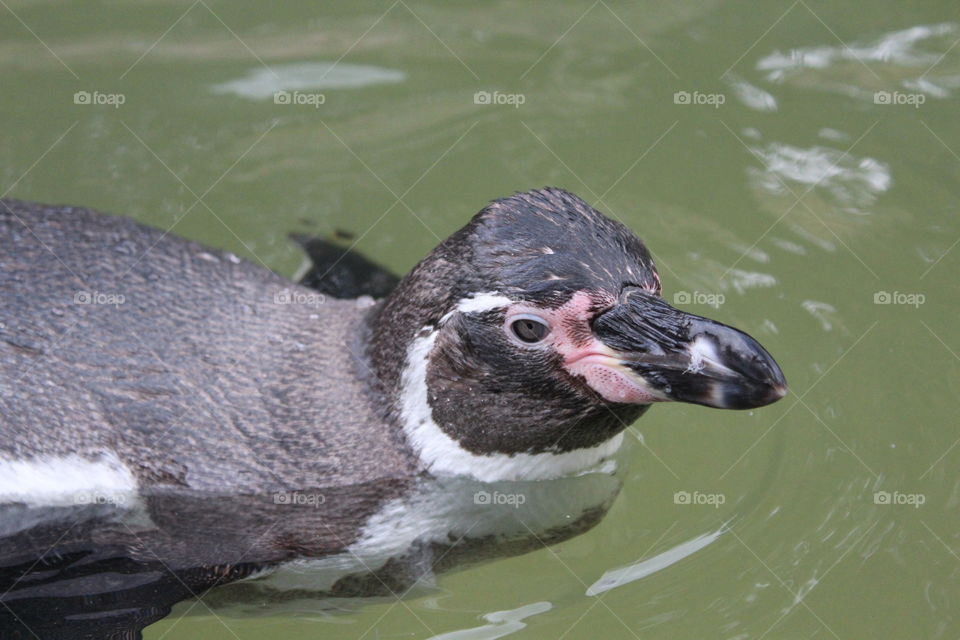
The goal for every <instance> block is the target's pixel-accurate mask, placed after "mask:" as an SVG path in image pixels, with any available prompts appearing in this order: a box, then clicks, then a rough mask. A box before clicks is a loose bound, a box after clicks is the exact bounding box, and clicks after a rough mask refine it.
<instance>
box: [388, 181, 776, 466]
mask: <svg viewBox="0 0 960 640" xmlns="http://www.w3.org/2000/svg"><path fill="white" fill-rule="evenodd" d="M660 294H661V287H660V278H659V276H658V275H657V271H656V267H655V266H654V263H653V260H652V259H651V256H650V253H649V251H648V250H647V249H646V247H645V246H644V244H643V242H641V240H640V239H639V238H638V237H637V236H636V235H634V234H633V233H632V232H631V231H630V230H629V229H628V228H627V227H625V226H624V225H622V224H620V223H619V222H616V221H613V220H610V219H609V218H607V217H605V216H604V215H602V214H601V213H599V212H598V211H596V210H595V209H593V208H592V207H590V206H589V205H588V204H587V203H586V202H584V201H583V200H581V199H580V198H578V197H577V196H575V195H573V194H572V193H569V192H567V191H564V190H562V189H556V188H545V189H540V190H535V191H528V192H525V193H519V194H516V195H513V196H510V197H508V198H503V199H500V200H496V201H494V202H492V203H491V204H490V205H489V206H487V207H486V208H484V209H483V210H482V211H480V213H478V214H477V215H476V216H474V218H473V219H472V220H471V221H470V222H469V223H468V224H467V225H466V226H465V227H463V228H462V229H460V230H459V231H458V232H456V233H455V234H453V235H452V236H451V237H450V238H448V239H447V240H446V241H444V242H443V243H441V245H440V246H438V247H437V248H436V249H435V250H434V251H433V252H431V254H430V255H429V256H427V258H425V259H424V260H423V261H421V263H420V264H418V265H417V267H415V268H414V270H413V271H411V273H410V274H409V275H408V276H406V278H404V279H403V281H402V282H401V283H400V285H399V286H398V288H397V289H396V290H395V291H394V292H393V293H392V294H391V295H390V296H389V297H388V298H387V300H386V301H385V302H384V303H383V305H382V306H381V307H380V308H379V310H378V312H377V314H376V316H375V318H374V320H373V322H374V326H373V332H374V335H373V339H372V342H371V345H372V347H371V354H370V355H371V359H372V361H373V363H374V365H375V368H376V369H377V371H378V373H379V375H380V377H381V379H382V380H383V381H384V382H385V383H386V386H387V388H388V392H389V394H390V396H391V399H392V403H393V405H394V407H395V415H396V418H397V420H398V421H399V422H400V423H401V424H402V426H403V428H404V430H405V432H406V434H407V437H408V439H409V440H410V442H411V444H412V446H413V447H414V448H415V449H417V450H418V453H420V455H421V458H422V459H425V461H426V462H427V466H428V467H429V468H431V469H433V470H435V471H436V470H437V469H444V470H447V471H451V472H454V473H455V472H456V464H462V461H461V462H456V459H458V458H464V457H465V456H466V457H470V456H472V457H473V458H479V460H480V461H481V462H482V461H483V460H484V458H486V459H487V461H488V462H490V465H491V466H496V464H494V463H495V462H496V461H500V462H502V459H501V458H498V457H497V456H505V457H507V458H510V459H512V460H513V461H514V463H517V464H514V465H512V466H522V465H521V464H519V463H521V462H524V461H525V462H527V463H529V466H530V467H531V469H532V468H533V467H537V466H538V465H540V462H541V461H542V460H548V461H549V460H550V459H551V457H552V459H554V461H555V462H557V464H556V465H555V466H557V467H558V468H557V469H554V470H552V471H551V470H549V469H547V470H543V471H542V472H541V471H537V472H533V471H531V473H534V474H535V475H536V477H541V476H542V477H548V476H550V475H561V473H559V472H558V471H559V468H560V467H565V466H573V467H576V466H577V465H578V463H577V462H571V461H570V460H572V459H576V460H580V459H583V460H589V459H591V456H589V455H587V456H578V455H577V452H590V451H595V452H600V451H605V449H604V444H605V443H609V442H611V441H612V440H613V439H614V438H615V437H616V436H617V435H618V434H619V433H620V432H621V431H622V430H623V429H625V428H626V427H627V426H628V425H629V424H630V423H631V422H633V421H634V420H635V419H636V418H638V417H639V416H640V415H641V414H642V413H643V412H644V411H646V410H647V408H648V407H649V406H650V405H651V404H653V403H655V402H666V401H680V402H691V403H696V404H701V405H706V406H710V407H716V408H723V409H747V408H753V407H760V406H763V405H766V404H769V403H771V402H774V401H776V400H778V399H779V398H781V397H783V395H784V394H785V393H786V381H785V379H784V376H783V373H782V372H781V370H780V368H779V367H778V366H777V364H776V362H775V361H774V360H773V358H772V357H771V356H770V354H769V353H767V351H766V350H764V348H763V347H761V346H760V344H759V343H757V341H756V340H754V339H753V338H751V337H750V336H748V335H747V334H745V333H743V332H741V331H738V330H736V329H733V328H731V327H728V326H726V325H723V324H721V323H718V322H715V321H712V320H709V319H707V318H703V317H700V316H696V315H692V314H689V313H686V312H683V311H680V310H678V309H675V308H673V307H672V306H670V305H669V304H667V303H666V302H665V301H664V300H663V298H662V297H661V295H660ZM473 458H471V460H472V461H473V462H474V463H475V462H476V461H475V460H473ZM561 460H563V461H566V462H560V461H561ZM501 466H503V465H501ZM547 466H549V464H548V465H547ZM575 470H577V469H575V468H571V469H568V471H575ZM473 475H478V474H477V473H476V472H473ZM488 475H489V477H491V478H497V479H500V478H502V477H530V474H526V475H525V474H524V473H523V472H522V469H521V470H519V471H517V470H514V471H512V472H509V473H506V472H505V473H503V474H499V475H497V474H496V473H493V472H491V474H488Z"/></svg>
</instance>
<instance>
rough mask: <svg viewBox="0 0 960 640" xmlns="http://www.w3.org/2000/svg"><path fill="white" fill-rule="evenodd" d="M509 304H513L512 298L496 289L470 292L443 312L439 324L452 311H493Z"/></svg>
mask: <svg viewBox="0 0 960 640" xmlns="http://www.w3.org/2000/svg"><path fill="white" fill-rule="evenodd" d="M511 304H513V300H511V299H510V298H508V297H507V296H505V295H503V294H502V293H497V292H496V291H483V292H478V293H471V294H470V295H469V296H467V297H466V298H461V299H460V300H458V301H457V305H456V306H455V307H454V308H453V311H450V312H448V313H446V314H444V316H443V317H442V318H440V324H444V323H445V322H446V321H447V320H449V319H450V316H452V315H453V314H454V313H482V312H484V311H493V310H495V309H502V308H504V307H509V306H510V305H511Z"/></svg>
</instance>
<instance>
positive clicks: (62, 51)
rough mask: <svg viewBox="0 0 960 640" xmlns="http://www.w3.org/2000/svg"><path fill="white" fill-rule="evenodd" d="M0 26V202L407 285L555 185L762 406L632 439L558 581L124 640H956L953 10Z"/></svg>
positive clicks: (540, 578)
mask: <svg viewBox="0 0 960 640" xmlns="http://www.w3.org/2000/svg"><path fill="white" fill-rule="evenodd" d="M0 5H2V6H0V122H3V124H4V134H3V136H2V137H0V192H4V191H7V190H8V189H9V191H8V195H10V196H13V197H19V198H23V199H31V200H41V201H47V202H57V203H72V204H83V205H87V206H91V207H95V208H99V209H103V210H107V211H113V212H119V213H126V214H129V215H133V216H135V217H136V218H138V219H140V220H142V221H144V222H147V223H149V224H152V225H156V226H160V227H163V228H170V227H172V228H173V231H174V232H175V233H177V234H180V235H183V236H186V237H189V238H192V239H195V240H199V241H202V242H205V243H207V244H211V245H215V246H218V247H224V248H228V249H230V250H232V251H235V252H237V253H238V254H240V255H243V256H245V257H247V258H249V259H251V260H254V261H259V262H262V263H263V264H265V265H267V266H268V267H270V268H272V269H275V270H277V271H279V272H281V273H286V274H292V273H293V272H294V271H295V270H296V268H297V267H298V265H299V264H300V262H301V258H300V255H299V254H298V252H297V250H296V249H295V248H294V247H293V246H291V244H290V243H289V242H288V241H287V239H286V234H287V233H288V232H290V231H294V230H297V231H309V232H319V233H324V232H329V231H332V230H334V229H344V230H348V231H351V232H353V233H355V234H356V235H357V236H358V238H359V243H358V248H359V249H360V250H362V251H364V252H366V253H367V254H369V255H371V256H374V257H376V258H377V259H379V260H381V261H382V262H384V263H385V264H387V265H389V266H390V267H392V268H394V269H395V270H397V271H406V270H407V269H408V268H409V267H410V266H412V265H413V264H414V263H415V262H416V261H417V260H418V259H419V258H420V257H421V256H422V255H424V254H425V253H426V252H427V251H429V250H430V249H431V248H432V247H433V246H434V245H435V244H436V243H437V241H438V239H440V238H443V237H445V236H446V235H447V234H449V233H450V232H452V231H453V230H454V229H456V228H458V227H459V226H460V225H462V224H463V223H464V222H465V221H466V220H467V218H468V217H469V216H470V215H471V214H472V213H474V212H475V211H476V210H478V209H479V208H480V207H481V206H482V205H483V204H484V203H485V202H486V201H487V200H489V199H491V198H494V197H497V196H501V195H506V194H509V193H511V192H513V191H516V190H523V189H528V188H532V187H537V186H542V185H545V184H551V185H558V186H562V187H566V188H568V189H571V190H572V191H575V192H576V193H578V194H580V195H581V196H583V197H584V198H585V199H587V200H588V201H589V202H590V203H591V204H595V205H596V206H597V207H598V208H599V209H601V210H602V211H605V212H607V213H608V214H609V215H611V216H615V217H617V218H620V219H622V220H623V221H625V222H626V223H627V224H628V225H629V226H631V227H632V228H633V229H635V230H636V231H637V232H638V233H639V234H640V235H641V236H642V237H643V238H644V240H645V241H646V242H647V244H648V245H649V247H650V248H651V249H652V250H653V252H654V254H655V256H656V258H657V261H658V265H659V268H660V273H661V276H662V279H663V285H664V292H665V296H666V297H667V299H668V300H670V301H674V300H676V301H677V302H678V306H680V307H681V308H684V309H687V310H691V311H694V312H698V313H703V314H704V315H709V316H711V317H715V318H717V319H718V320H721V321H724V322H727V323H730V324H733V325H735V326H737V327H740V328H742V329H744V330H746V331H748V332H749V333H751V334H753V335H754V336H756V337H757V338H758V339H759V340H760V341H761V342H762V343H763V344H764V345H765V346H766V347H767V348H768V349H769V350H770V351H771V352H772V353H773V354H774V355H775V356H776V357H777V360H778V361H779V363H780V364H781V365H782V367H783V369H784V371H785V372H786V375H787V378H788V380H789V382H790V384H791V390H792V393H791V395H790V396H788V397H787V398H785V399H784V400H783V401H781V402H780V403H778V404H776V405H774V406H772V407H768V408H765V409H762V410H759V411H753V412H748V413H739V412H719V411H715V410H709V409H704V408H699V407H694V406H679V405H678V406H662V407H655V408H654V409H653V410H651V411H650V412H649V414H648V415H647V416H646V417H644V418H643V419H642V420H641V421H640V422H639V423H637V425H636V426H635V434H634V435H635V436H638V437H636V438H631V439H632V440H634V442H633V444H634V446H633V447H631V448H630V450H629V451H628V452H626V455H625V456H624V459H623V460H622V462H623V463H624V464H625V465H627V469H628V471H627V473H626V475H625V488H624V490H623V492H622V494H621V495H620V497H619V498H618V500H617V502H616V504H615V506H614V507H613V509H612V510H611V512H610V513H609V514H608V516H607V517H606V519H605V520H604V521H603V522H602V523H601V524H600V525H599V526H598V527H597V528H595V529H594V530H592V531H590V532H589V533H587V534H585V535H583V536H581V537H578V538H575V539H573V540H571V541H568V542H566V543H563V544H561V545H559V546H557V547H553V548H550V549H546V548H545V549H543V550H540V551H538V552H534V553H531V554H528V555H525V556H522V557H519V558H514V559H507V560H500V561H496V562H492V563H489V564H486V565H483V566H480V567H477V568H473V569H468V570H463V571H460V572H456V573H452V574H448V575H443V576H440V577H439V578H438V580H437V584H436V587H435V588H434V589H433V590H432V591H429V592H427V593H426V594H425V595H417V596H409V597H407V598H405V599H404V600H403V601H402V602H398V601H396V600H392V599H388V600H385V601H380V602H373V603H369V604H365V605H363V606H354V607H350V608H349V609H348V610H346V611H344V612H342V613H340V614H333V613H331V612H330V611H329V610H327V611H326V612H321V611H320V610H321V607H319V606H318V607H317V608H316V611H309V610H307V611H304V612H302V614H301V615H291V614H289V613H283V614H278V613H271V611H270V610H269V609H267V610H264V611H261V615H260V616H257V617H233V616H226V615H220V614H217V613H216V612H211V611H209V610H208V609H206V608H205V606H204V605H203V604H199V605H198V604H196V603H194V602H185V603H181V604H180V605H178V607H177V608H176V609H175V611H174V613H173V615H171V616H170V617H168V618H167V619H165V620H163V621H161V622H159V623H157V624H155V625H153V626H152V627H150V628H149V629H148V630H147V632H146V634H145V635H146V637H147V638H150V639H153V640H157V639H159V638H243V639H247V638H317V637H330V638H340V637H342V638H390V637H403V638H427V637H431V636H434V635H439V634H448V633H452V632H455V631H457V630H470V629H473V630H474V631H471V632H469V633H467V632H464V633H463V634H461V635H451V636H448V637H450V638H494V637H501V636H503V635H506V634H509V633H512V634H513V635H511V636H510V637H516V638H553V637H564V638H570V639H575V638H594V637H616V638H632V637H638V638H762V637H768V638H843V639H846V638H955V637H957V635H958V634H960V609H958V600H960V517H958V507H960V504H958V503H960V483H958V471H960V444H958V438H960V429H958V427H957V424H958V423H957V420H956V414H957V396H958V392H960V356H958V354H960V330H958V327H957V323H956V318H957V311H958V304H957V301H958V287H957V278H956V273H957V268H958V264H960V248H957V244H958V239H960V220H958V216H957V214H958V195H960V118H958V117H957V115H958V108H960V44H958V40H960V14H958V10H957V6H956V5H955V4H954V3H950V2H909V3H904V2H871V3H868V4H864V3H856V2H852V1H849V0H848V1H846V2H819V1H818V2H805V1H804V0H797V2H793V3H790V2H779V1H778V2H765V3H745V2H744V3H735V2H710V1H705V2H699V3H671V2H648V1H642V2H630V3H626V2H613V1H611V2H597V3H591V2H589V1H588V2H576V3H564V4H562V5H561V4H557V3H537V4H532V3H531V4H525V3H519V2H482V3H481V2H472V3H471V2H419V1H417V2H412V1H411V2H403V1H399V2H396V3H392V4H391V3H389V2H385V3H382V4H375V3H367V2H363V3H358V2H351V3H342V4H335V5H331V6H324V5H321V4H319V3H294V2H284V3H252V2H229V3H228V2H213V1H212V0H210V1H207V2H204V1H203V0H200V1H198V2H197V3H194V4H190V3H189V2H179V1H170V2H167V1H160V0H157V1H151V2H136V3H134V2H83V3H79V2H78V3H70V4H66V3H61V2H56V3H54V2H24V1H22V0H5V2H3V3H0ZM335 62H336V63H338V64H337V65H336V66H334V67H333V68H331V67H330V65H331V64H332V63H335ZM302 65H306V66H302ZM284 89H287V90H291V93H290V95H291V102H295V101H297V102H300V104H275V103H274V100H273V95H274V92H275V91H277V90H284ZM292 90H297V91H299V92H300V93H299V94H296V93H293V91H292ZM478 91H486V92H489V93H491V94H493V92H494V91H497V92H499V94H496V95H492V96H491V102H503V103H502V104H477V103H476V102H475V94H476V92H478ZM76 92H88V93H89V94H90V95H91V98H90V102H106V104H76V103H75V99H74V95H75V93H76ZM94 92H98V93H96V94H95V93H94ZM677 92H686V94H684V93H680V94H677ZM877 92H886V93H879V94H878V93H877ZM319 94H322V101H323V103H322V104H317V103H319V102H320V101H321V98H319V97H318V95H319ZM116 96H120V97H116ZM687 96H689V100H688V101H686V100H685V98H686V97H687ZM80 101H81V102H82V94H81V99H80ZM120 101H122V102H123V104H120V105H118V106H115V105H113V104H109V103H110V102H114V103H116V102H120ZM685 101H686V102H687V103H684V102H685ZM311 103H312V104H311ZM519 103H522V104H519ZM721 103H722V104H721ZM678 292H685V293H686V294H687V295H686V297H687V298H688V300H689V302H685V300H684V296H683V294H681V297H680V298H674V297H673V296H674V295H675V294H677V293H678ZM879 292H887V293H889V294H890V295H889V296H888V297H887V299H889V300H890V303H889V304H877V303H875V296H877V295H878V294H879V296H880V301H881V302H882V301H883V300H884V296H883V294H881V293H879ZM894 294H896V295H894ZM721 301H722V304H718V308H712V307H711V306H710V305H709V303H711V302H712V303H721ZM640 436H642V440H643V443H644V444H641V442H640ZM678 492H688V493H689V494H691V495H698V496H707V497H708V498H709V499H710V500H711V501H712V502H714V503H716V502H721V501H722V504H719V505H711V504H677V503H676V501H675V494H677V493H678ZM694 492H700V493H699V494H694ZM877 492H886V493H880V494H877ZM682 495H683V494H681V496H682ZM887 496H889V497H890V502H904V504H884V499H885V498H886V497H887ZM681 502H682V500H681ZM921 502H922V504H917V503H921ZM911 503H912V504H911ZM724 523H727V526H728V529H725V530H724V532H723V533H721V534H720V535H719V536H717V537H716V539H713V538H710V539H711V540H713V541H712V542H709V543H706V542H705V543H703V545H701V546H702V548H700V549H699V550H697V551H695V552H690V550H689V548H688V547H680V551H678V549H677V548H678V545H683V544H684V543H687V542H688V541H690V540H694V539H697V538H698V537H700V536H704V535H710V534H713V533H714V532H716V531H717V530H719V529H721V527H722V526H723V525H724ZM684 550H685V551H684ZM660 554H666V555H662V556H661V555H660ZM657 556H660V558H659V559H657V560H656V561H653V562H652V563H648V564H647V565H641V567H640V570H639V572H640V573H643V574H647V575H645V576H642V577H639V579H635V580H632V581H624V582H623V583H622V584H619V585H618V586H615V587H614V588H611V589H609V590H607V591H604V592H602V593H599V594H596V595H588V592H589V593H590V594H594V593H595V591H594V590H590V589H589V587H590V586H591V585H593V584H594V583H596V582H597V581H598V580H600V579H601V577H602V576H603V575H604V574H605V573H606V572H608V571H613V570H616V569H619V568H621V567H626V566H628V565H633V564H636V563H638V562H641V561H644V560H649V559H651V558H657ZM681 556H683V557H681ZM671 560H676V561H675V562H672V563H671ZM654 569H657V570H654ZM634 577H638V576H634ZM515 609H519V610H518V611H513V612H512V613H508V614H504V615H500V616H496V615H494V616H490V617H489V618H486V617H485V616H487V615H488V614H491V613H493V612H498V611H505V610H515ZM185 614H187V615H185Z"/></svg>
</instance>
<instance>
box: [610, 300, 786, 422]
mask: <svg viewBox="0 0 960 640" xmlns="http://www.w3.org/2000/svg"><path fill="white" fill-rule="evenodd" d="M593 331H594V334H595V335H596V337H597V338H598V339H599V340H600V341H601V342H602V343H603V344H604V345H605V346H606V347H608V348H609V349H610V350H611V351H612V353H611V355H612V356H613V357H614V358H615V359H616V360H618V361H619V362H618V364H619V365H620V367H619V368H620V370H627V371H629V372H630V375H632V376H633V377H635V378H639V379H637V380H636V382H637V383H638V384H642V385H643V386H644V387H645V388H647V389H649V390H650V392H651V393H653V394H654V395H656V396H657V397H658V398H662V399H663V400H675V401H678V402H691V403H694V404H701V405H705V406H708V407H716V408H718V409H752V408H755V407H762V406H764V405H768V404H770V403H772V402H776V401H777V400H779V399H780V398H782V397H783V396H784V395H786V393H787V381H786V379H785V378H784V376H783V372H782V371H781V370H780V367H779V366H778V365H777V363H776V361H774V359H773V357H772V356H771V355H770V354H769V353H767V351H766V349H764V348H763V347H762V346H760V343H758V342H757V341H756V340H754V339H753V338H751V337H750V336H748V335H747V334H745V333H743V332H742V331H738V330H737V329H734V328H733V327H728V326H727V325H725V324H721V323H719V322H714V321H713V320H710V319H708V318H703V317H701V316H696V315H693V314H690V313H685V312H683V311H680V310H679V309H674V308H673V307H671V306H670V305H669V304H667V303H666V302H664V301H663V299H662V298H659V297H657V296H653V295H650V294H649V293H647V292H646V291H644V290H642V289H639V288H637V287H627V288H625V289H624V290H623V292H622V293H621V296H620V303H619V304H618V305H617V306H615V307H613V308H611V309H609V310H608V311H605V312H603V313H602V314H600V315H599V316H597V317H596V318H594V320H593Z"/></svg>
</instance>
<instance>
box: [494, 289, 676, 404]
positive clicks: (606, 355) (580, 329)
mask: <svg viewBox="0 0 960 640" xmlns="http://www.w3.org/2000/svg"><path fill="white" fill-rule="evenodd" d="M615 301H616V300H615V298H613V297H612V296H609V295H602V294H594V295H590V294H588V293H586V292H583V291H578V292H577V293H575V294H573V297H572V298H571V299H570V300H569V301H568V302H567V303H566V304H564V305H563V306H561V307H558V308H557V309H541V308H539V307H534V306H531V305H524V304H522V303H521V304H516V305H512V306H511V307H510V308H509V309H508V310H507V314H506V324H507V326H508V327H509V324H510V321H511V319H512V318H513V317H514V316H516V315H518V314H522V313H529V314H536V315H538V316H540V317H541V318H543V319H544V320H546V321H547V322H548V323H549V325H550V335H549V336H548V337H547V339H546V341H545V344H546V345H549V346H550V347H552V348H553V349H555V350H556V351H557V352H558V353H559V354H561V355H562V356H563V366H564V368H565V369H566V370H567V371H568V372H569V373H570V374H572V375H574V376H577V377H581V378H583V379H584V380H585V381H586V383H587V384H588V385H589V386H590V388H591V389H593V390H594V391H596V392H597V393H598V394H599V395H600V396H601V397H602V398H603V399H604V400H607V401H608V402H620V403H630V404H649V403H651V402H662V401H665V400H668V398H666V397H665V396H663V395H662V394H661V393H660V392H658V391H656V390H655V389H651V388H650V387H649V386H647V384H646V383H645V382H644V380H643V379H642V378H640V377H639V376H637V375H636V374H634V373H633V372H631V371H630V370H629V369H627V367H626V366H625V365H623V364H620V361H619V359H618V358H617V354H616V352H615V351H614V350H613V349H611V348H610V347H608V346H606V345H605V344H603V343H602V342H600V340H598V339H597V338H596V337H595V336H594V335H593V331H592V330H591V329H590V318H591V316H592V315H593V313H595V312H596V309H597V308H598V307H600V308H602V307H604V306H607V305H611V304H613V303H614V302H615Z"/></svg>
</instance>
